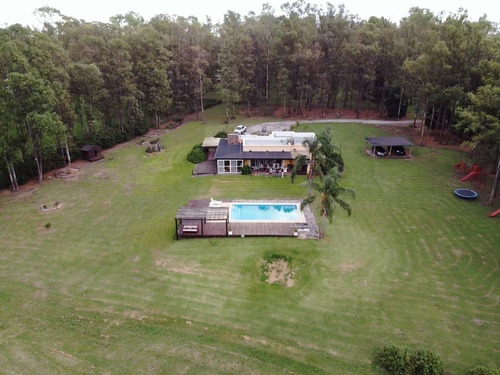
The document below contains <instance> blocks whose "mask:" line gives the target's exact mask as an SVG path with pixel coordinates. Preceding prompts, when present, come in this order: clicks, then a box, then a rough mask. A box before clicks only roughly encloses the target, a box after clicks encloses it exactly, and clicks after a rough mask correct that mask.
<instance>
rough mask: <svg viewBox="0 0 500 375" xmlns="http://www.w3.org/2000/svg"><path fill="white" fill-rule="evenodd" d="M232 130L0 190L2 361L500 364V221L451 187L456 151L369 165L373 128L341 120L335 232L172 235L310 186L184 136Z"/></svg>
mask: <svg viewBox="0 0 500 375" xmlns="http://www.w3.org/2000/svg"><path fill="white" fill-rule="evenodd" d="M233 127H234V124H230V125H223V124H220V123H216V122H209V123H208V124H207V125H201V124H200V123H199V122H198V123H191V124H187V125H184V126H182V127H180V128H178V129H176V130H174V131H172V132H170V133H168V134H166V135H164V136H162V145H164V146H165V147H166V150H165V151H163V152H162V153H161V154H146V153H145V152H144V150H145V147H144V146H139V145H137V144H136V143H134V142H131V143H130V144H129V145H128V146H125V147H119V148H117V149H115V150H112V151H109V152H107V153H106V157H105V159H104V160H102V161H100V162H97V163H93V164H92V163H89V164H87V165H85V169H84V170H83V172H82V173H81V174H80V176H79V178H78V180H75V181H71V180H64V179H52V180H51V181H50V182H49V181H47V182H44V184H43V186H42V187H41V188H40V189H39V190H36V191H34V192H32V193H29V194H27V193H20V194H16V195H9V194H6V195H3V196H1V197H0V228H1V234H2V240H1V246H0V247H1V250H0V369H1V370H0V372H2V373H6V374H19V373H98V374H102V373H109V374H123V373H130V374H137V373H164V374H291V373H294V374H377V373H378V372H377V370H376V369H375V368H374V367H373V366H372V364H371V360H372V358H373V354H374V352H375V351H376V350H377V349H379V348H380V347H381V346H383V345H385V344H388V343H396V344H405V345H407V346H410V347H413V348H425V349H429V350H432V351H434V352H436V353H437V354H439V355H440V356H441V358H442V359H443V360H444V362H445V367H446V369H447V370H448V371H449V373H450V374H465V371H466V370H467V369H468V368H470V367H472V366H473V365H475V364H478V363H488V362H489V363H493V364H496V366H497V367H498V366H500V363H499V358H500V349H499V348H500V332H499V331H500V330H499V326H500V308H499V301H500V291H499V290H500V286H499V280H500V272H499V259H500V257H499V250H500V245H499V244H500V230H499V219H491V218H488V217H487V213H488V212H490V211H491V209H490V208H487V207H485V206H484V205H483V204H482V201H474V202H469V201H463V200H459V199H458V198H456V197H455V196H454V195H453V194H452V192H453V190H454V189H455V188H456V187H459V186H461V184H460V182H459V180H458V179H457V178H456V176H455V175H454V172H453V165H454V164H456V163H457V162H458V161H459V160H460V159H461V157H462V156H461V155H460V154H459V153H457V152H454V151H449V150H441V149H421V148H416V149H414V154H415V158H413V159H411V160H374V159H372V158H370V157H368V156H366V155H364V153H363V152H362V149H363V147H364V144H365V142H364V139H363V138H364V137H365V136H377V135H381V134H383V133H382V132H381V131H380V130H379V129H378V128H375V127H372V126H368V125H354V124H349V125H345V124H334V125H331V127H332V129H333V134H334V138H335V139H336V140H337V141H341V144H342V153H343V156H344V159H345V161H346V178H345V179H344V180H343V182H342V183H343V185H344V186H348V187H352V188H354V189H355V190H356V194H357V198H356V200H354V201H352V202H351V205H352V208H353V214H352V216H351V217H350V218H347V216H346V215H345V214H344V213H343V212H341V211H339V212H338V213H337V215H336V216H335V220H334V223H333V224H331V225H328V226H327V237H326V238H325V239H322V240H318V241H310V240H308V241H305V240H298V239H296V238H280V239H275V238H230V239H225V238H223V239H202V240H184V241H175V234H174V228H175V223H174V215H175V213H176V211H177V208H178V207H179V206H180V205H184V204H185V203H186V202H187V201H188V200H189V199H190V198H191V199H202V198H209V197H214V198H215V199H227V198H254V199H255V198H303V197H304V196H305V194H306V190H305V189H304V188H302V187H301V186H300V182H301V181H303V179H299V181H298V182H296V183H295V184H293V185H292V184H290V180H289V179H270V178H265V177H256V176H210V177H198V178H194V177H191V170H192V167H193V166H192V164H190V163H188V162H187V161H186V160H185V159H186V155H187V153H188V152H189V150H190V149H191V147H192V146H193V145H194V144H195V143H199V142H201V141H202V139H203V137H204V136H206V135H213V134H215V133H216V131H217V130H220V129H225V128H228V129H229V128H231V129H232V128H233ZM324 127H325V125H319V124H318V125H309V126H308V129H309V130H314V131H321V130H322V129H324ZM300 129H301V128H299V129H298V130H300ZM480 194H481V195H482V196H484V197H485V196H486V194H487V192H482V191H480ZM54 201H60V202H63V207H62V209H61V210H59V211H56V212H48V213H40V212H39V211H38V207H39V206H40V205H42V204H49V203H51V202H54ZM497 204H498V202H497ZM316 210H317V207H316ZM318 220H320V218H319V217H318ZM47 223H50V228H48V229H47V228H46V227H45V225H46V224H47ZM269 253H277V254H281V255H283V256H288V257H290V258H292V264H293V266H294V267H296V269H297V272H296V279H295V286H294V287H292V288H283V287H280V286H276V285H268V284H267V283H265V282H263V281H261V274H260V272H261V270H260V262H261V260H262V258H263V257H264V256H265V255H266V254H269Z"/></svg>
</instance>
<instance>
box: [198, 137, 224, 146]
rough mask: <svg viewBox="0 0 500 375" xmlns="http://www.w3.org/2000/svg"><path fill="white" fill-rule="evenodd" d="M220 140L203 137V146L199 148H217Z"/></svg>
mask: <svg viewBox="0 0 500 375" xmlns="http://www.w3.org/2000/svg"><path fill="white" fill-rule="evenodd" d="M220 140H221V138H215V137H205V139H204V140H203V144H202V145H201V147H205V148H208V147H217V146H218V145H219V142H220Z"/></svg>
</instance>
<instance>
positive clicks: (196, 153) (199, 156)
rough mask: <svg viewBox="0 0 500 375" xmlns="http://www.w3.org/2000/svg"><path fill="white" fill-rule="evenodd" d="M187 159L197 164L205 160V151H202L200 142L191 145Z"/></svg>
mask: <svg viewBox="0 0 500 375" xmlns="http://www.w3.org/2000/svg"><path fill="white" fill-rule="evenodd" d="M187 160H188V161H189V162H191V163H193V164H198V163H201V162H202V161H205V160H207V154H205V151H203V148H201V143H198V144H196V145H194V146H193V148H192V149H191V151H189V154H188V155H187Z"/></svg>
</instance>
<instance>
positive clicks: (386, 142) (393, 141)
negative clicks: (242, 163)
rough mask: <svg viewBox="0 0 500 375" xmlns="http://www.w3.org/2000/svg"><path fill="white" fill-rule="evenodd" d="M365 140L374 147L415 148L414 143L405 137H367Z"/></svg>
mask: <svg viewBox="0 0 500 375" xmlns="http://www.w3.org/2000/svg"><path fill="white" fill-rule="evenodd" d="M365 139H366V141H367V142H368V143H370V144H371V145H372V146H385V147H391V146H413V143H411V142H410V141H409V140H407V139H406V138H404V137H365Z"/></svg>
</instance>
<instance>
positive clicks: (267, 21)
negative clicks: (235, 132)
mask: <svg viewBox="0 0 500 375" xmlns="http://www.w3.org/2000/svg"><path fill="white" fill-rule="evenodd" d="M248 21H249V20H248V19H247V23H248ZM251 28H252V30H251V32H252V36H253V38H254V39H255V47H256V48H255V51H256V62H257V63H256V69H257V72H256V85H258V86H257V90H258V89H259V85H261V86H263V87H264V89H263V91H264V95H263V96H264V101H265V107H266V108H265V113H264V114H265V115H266V116H267V115H269V104H270V89H271V82H272V77H271V74H272V73H273V72H276V66H275V65H276V64H275V61H276V43H277V38H276V33H277V30H278V21H277V18H276V16H275V15H274V10H273V9H272V8H271V6H270V5H269V4H264V5H263V6H262V11H261V13H260V15H259V16H257V18H255V19H254V22H253V23H252V24H251ZM260 77H262V78H261V79H259V78H260ZM262 81H263V82H262ZM261 82H262V83H261ZM274 83H276V81H274Z"/></svg>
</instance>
